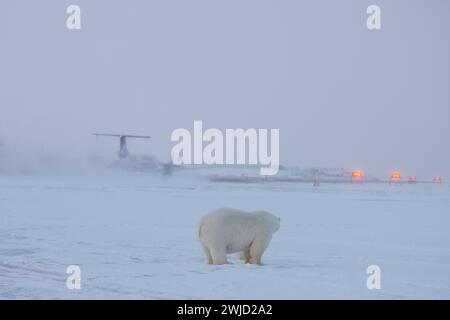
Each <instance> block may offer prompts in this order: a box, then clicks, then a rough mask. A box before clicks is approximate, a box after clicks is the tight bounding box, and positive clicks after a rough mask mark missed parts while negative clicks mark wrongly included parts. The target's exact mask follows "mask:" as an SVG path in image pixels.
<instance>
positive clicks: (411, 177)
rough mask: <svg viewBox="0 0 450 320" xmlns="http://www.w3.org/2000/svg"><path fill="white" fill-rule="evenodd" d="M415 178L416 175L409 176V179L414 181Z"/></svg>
mask: <svg viewBox="0 0 450 320" xmlns="http://www.w3.org/2000/svg"><path fill="white" fill-rule="evenodd" d="M416 180H417V177H416V176H409V181H411V182H415V181H416Z"/></svg>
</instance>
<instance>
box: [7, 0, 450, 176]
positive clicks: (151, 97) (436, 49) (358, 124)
mask: <svg viewBox="0 0 450 320" xmlns="http://www.w3.org/2000/svg"><path fill="white" fill-rule="evenodd" d="M70 4H78V5H79V6H80V7H81V10H82V29H81V30H80V31H69V30H68V29H67V28H66V18H67V14H66V8H67V6H68V5H70ZM370 4H377V5H379V6H380V7H381V19H382V29H381V30H380V31H369V30H368V29H367V27H366V18H367V14H366V8H367V6H368V5H370ZM0 41H1V42H0V111H1V112H0V135H1V136H2V137H3V140H4V144H5V146H4V148H6V150H15V151H17V150H20V151H21V152H22V153H28V154H38V153H39V154H45V153H49V154H61V155H69V154H78V155H89V154H91V153H93V152H99V153H104V154H105V155H111V159H114V156H115V152H116V144H117V141H110V140H108V139H102V140H98V141H96V140H95V138H93V136H91V133H92V132H97V131H102V132H103V131H105V132H119V133H132V134H149V135H151V136H152V140H151V141H149V142H148V143H144V142H134V143H131V144H130V151H134V152H137V153H141V154H142V153H148V154H155V155H157V156H158V157H159V158H160V159H161V160H165V161H168V160H169V158H170V149H171V147H172V145H173V143H172V142H171V141H170V134H171V132H172V131H173V130H174V129H176V128H182V127H184V128H188V129H190V130H192V126H193V121H194V120H203V122H204V126H205V127H207V128H209V127H215V128H219V129H225V128H239V127H241V128H252V127H254V128H279V129H280V161H281V163H284V164H296V165H317V166H333V167H344V168H346V169H352V168H356V167H359V168H362V169H364V170H366V171H368V172H372V173H375V174H377V175H379V176H383V175H386V174H388V173H389V172H390V170H392V169H399V170H401V171H402V172H405V174H416V175H418V176H424V177H428V176H432V175H435V174H441V175H444V176H448V177H450V165H449V164H450V148H449V142H448V140H449V137H450V124H449V122H450V1H448V0H428V1H425V0H424V1H399V0H395V1H394V0H389V1H379V0H378V1H365V0H353V1H342V0H341V1H337V0H329V1H317V0H310V1H299V0H292V1H288V0H276V1H267V0H226V1H225V0H215V1H210V0H201V1H200V0H178V1H173V0H170V1H167V0H164V1H163V0H159V1H156V0H142V1H132V0H131V1H130V0H127V1H125V0H120V1H112V0H95V1H87V0H84V1H83V0H72V1H63V0H59V1H54V0H48V1H43V0H40V1H34V0H28V1H20V0H3V1H1V4H0ZM106 140H108V141H106ZM96 149H97V150H96Z"/></svg>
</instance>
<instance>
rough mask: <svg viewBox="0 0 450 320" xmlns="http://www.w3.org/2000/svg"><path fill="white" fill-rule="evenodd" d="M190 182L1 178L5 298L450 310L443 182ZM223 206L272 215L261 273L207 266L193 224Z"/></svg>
mask: <svg viewBox="0 0 450 320" xmlns="http://www.w3.org/2000/svg"><path fill="white" fill-rule="evenodd" d="M192 172H194V171H192ZM193 175H194V174H184V173H179V174H175V175H174V176H172V177H166V178H164V177H161V176H160V175H159V174H155V173H142V172H141V173H136V172H102V173H95V174H80V175H76V174H72V175H61V176H57V175H53V177H51V178H50V177H49V176H39V175H29V176H26V175H17V176H8V177H0V298H3V299H16V298H18V299H35V298H37V299H45V298H50V299H60V298H61V299H72V298H73V299H87V298H95V299H97V298H99V299H103V298H106V299H109V298H118V299H130V298H142V299H184V298H187V299H300V298H306V299H310V298H319V299H322V298H332V299H333V298H357V299H359V298H362V299H366V298H368V299H410V298H412V299H415V298H438V299H442V298H446V299H449V298H450V274H449V270H450V185H448V184H445V183H443V184H440V185H438V184H416V185H410V184H403V185H387V184H329V185H327V184H322V185H320V186H318V187H317V186H312V185H310V184H300V183H288V184H282V183H278V184H277V183H273V184H271V183H268V184H231V183H213V182H208V181H207V180H206V179H202V178H195V177H194V176H193ZM218 207H236V208H239V209H244V210H255V209H265V210H268V211H271V212H272V213H274V214H276V215H278V216H280V217H281V228H280V230H279V231H278V232H277V233H276V234H275V235H274V237H273V239H272V242H271V244H270V246H269V248H268V250H267V251H266V253H265V255H264V257H263V263H265V265H263V266H255V265H245V264H243V263H242V262H240V261H237V260H236V259H234V257H231V258H230V261H231V262H232V264H229V265H223V266H211V265H206V264H205V263H204V258H203V254H202V251H201V248H200V246H199V243H198V240H197V222H198V220H199V219H200V217H201V216H202V215H203V214H206V213H207V212H209V211H211V210H213V209H216V208H218ZM69 265H79V266H80V268H81V286H82V287H81V290H69V289H67V287H66V277H67V276H68V275H67V274H66V268H67V266H69ZM369 265H378V266H379V267H380V268H381V289H380V290H368V289H367V287H366V279H367V277H368V275H367V274H366V268H367V267H368V266H369Z"/></svg>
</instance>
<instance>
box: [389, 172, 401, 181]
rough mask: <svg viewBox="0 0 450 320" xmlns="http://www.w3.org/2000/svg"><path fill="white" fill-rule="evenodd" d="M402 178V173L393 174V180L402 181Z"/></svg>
mask: <svg viewBox="0 0 450 320" xmlns="http://www.w3.org/2000/svg"><path fill="white" fill-rule="evenodd" d="M401 178H402V175H401V174H400V172H393V173H392V174H391V180H400V179H401Z"/></svg>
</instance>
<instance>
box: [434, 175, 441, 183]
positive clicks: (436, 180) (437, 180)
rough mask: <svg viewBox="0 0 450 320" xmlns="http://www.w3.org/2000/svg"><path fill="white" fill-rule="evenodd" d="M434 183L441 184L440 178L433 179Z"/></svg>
mask: <svg viewBox="0 0 450 320" xmlns="http://www.w3.org/2000/svg"><path fill="white" fill-rule="evenodd" d="M434 182H436V183H441V182H442V179H441V177H440V176H436V177H434Z"/></svg>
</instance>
